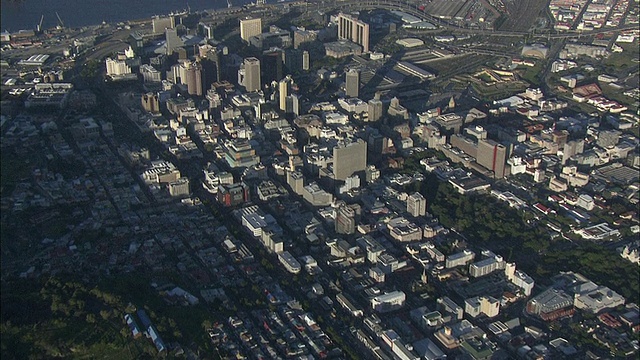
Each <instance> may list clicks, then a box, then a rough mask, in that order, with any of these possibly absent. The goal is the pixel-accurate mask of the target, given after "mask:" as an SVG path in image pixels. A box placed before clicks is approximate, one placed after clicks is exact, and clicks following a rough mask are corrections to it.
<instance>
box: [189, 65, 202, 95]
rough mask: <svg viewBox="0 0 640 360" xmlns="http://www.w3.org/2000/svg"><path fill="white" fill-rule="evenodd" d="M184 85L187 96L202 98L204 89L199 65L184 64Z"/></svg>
mask: <svg viewBox="0 0 640 360" xmlns="http://www.w3.org/2000/svg"><path fill="white" fill-rule="evenodd" d="M185 65H188V66H187V69H186V71H185V72H186V81H185V82H186V85H187V92H189V95H196V96H202V94H204V88H203V86H202V75H203V74H202V66H201V65H200V64H199V63H186V64H185Z"/></svg>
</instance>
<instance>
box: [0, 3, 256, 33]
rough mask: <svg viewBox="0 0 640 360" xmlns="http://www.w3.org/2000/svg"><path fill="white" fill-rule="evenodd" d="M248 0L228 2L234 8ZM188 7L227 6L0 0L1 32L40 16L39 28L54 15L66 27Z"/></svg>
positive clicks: (51, 24)
mask: <svg viewBox="0 0 640 360" xmlns="http://www.w3.org/2000/svg"><path fill="white" fill-rule="evenodd" d="M249 2H250V0H231V3H232V4H233V5H234V6H241V5H245V4H247V3H249ZM187 6H188V7H190V8H191V11H198V10H210V9H219V8H225V7H227V0H189V1H187V0H0V21H1V22H0V26H1V30H9V31H11V32H13V31H18V30H21V29H35V27H36V25H37V24H38V22H40V17H41V16H42V15H44V20H43V21H42V27H43V28H44V29H48V28H52V27H55V26H56V25H57V24H58V19H57V17H56V12H57V13H58V14H59V15H60V18H61V19H62V21H63V22H64V24H65V26H67V27H81V26H87V25H97V24H100V23H101V22H102V21H106V22H108V23H117V22H121V21H126V20H135V19H142V18H148V17H151V16H153V15H163V14H168V13H170V12H172V11H181V10H183V9H186V8H187Z"/></svg>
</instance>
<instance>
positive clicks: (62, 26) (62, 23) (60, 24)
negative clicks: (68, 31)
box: [56, 11, 64, 29]
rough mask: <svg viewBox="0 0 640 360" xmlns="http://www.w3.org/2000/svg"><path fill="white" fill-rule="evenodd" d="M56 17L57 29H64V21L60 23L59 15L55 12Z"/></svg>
mask: <svg viewBox="0 0 640 360" xmlns="http://www.w3.org/2000/svg"><path fill="white" fill-rule="evenodd" d="M56 17H57V18H58V26H57V27H58V28H60V29H62V28H64V21H62V19H60V15H59V14H58V12H57V11H56Z"/></svg>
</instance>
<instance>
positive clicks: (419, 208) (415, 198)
mask: <svg viewBox="0 0 640 360" xmlns="http://www.w3.org/2000/svg"><path fill="white" fill-rule="evenodd" d="M407 212H408V213H409V214H411V216H413V217H418V216H424V215H425V214H426V213H427V199H425V198H424V196H422V194H420V193H419V192H415V193H413V194H411V195H409V196H408V197H407Z"/></svg>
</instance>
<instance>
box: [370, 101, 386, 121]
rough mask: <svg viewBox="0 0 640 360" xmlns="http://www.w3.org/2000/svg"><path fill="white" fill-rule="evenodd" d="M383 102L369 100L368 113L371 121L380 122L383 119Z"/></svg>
mask: <svg viewBox="0 0 640 360" xmlns="http://www.w3.org/2000/svg"><path fill="white" fill-rule="evenodd" d="M382 111H383V107H382V101H380V99H377V98H373V99H371V100H369V107H368V108H367V112H368V115H369V121H378V120H380V119H381V118H382Z"/></svg>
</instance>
